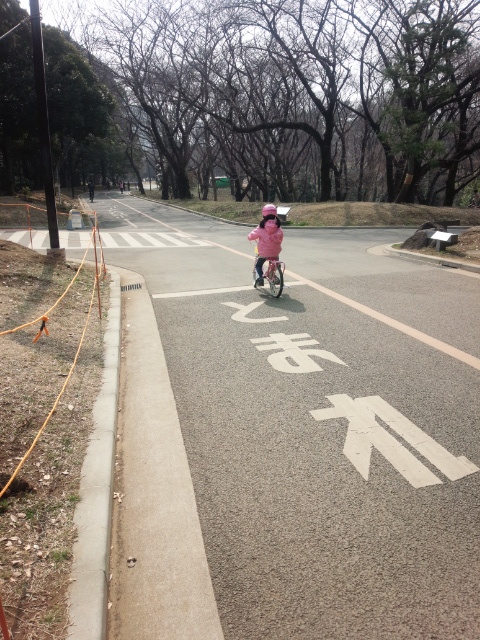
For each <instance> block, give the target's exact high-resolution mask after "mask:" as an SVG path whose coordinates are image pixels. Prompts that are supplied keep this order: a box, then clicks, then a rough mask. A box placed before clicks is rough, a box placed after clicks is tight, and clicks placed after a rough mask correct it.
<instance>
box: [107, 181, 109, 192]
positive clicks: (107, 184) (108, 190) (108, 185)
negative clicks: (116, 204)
mask: <svg viewBox="0 0 480 640" xmlns="http://www.w3.org/2000/svg"><path fill="white" fill-rule="evenodd" d="M107 191H110V180H107Z"/></svg>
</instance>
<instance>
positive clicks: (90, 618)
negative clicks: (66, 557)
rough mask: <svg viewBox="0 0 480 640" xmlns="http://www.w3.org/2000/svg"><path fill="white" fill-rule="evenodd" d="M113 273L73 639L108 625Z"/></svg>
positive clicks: (114, 401) (83, 493) (116, 300)
mask: <svg viewBox="0 0 480 640" xmlns="http://www.w3.org/2000/svg"><path fill="white" fill-rule="evenodd" d="M110 275H111V277H112V282H111V284H110V306H109V310H108V324H107V328H106V331H105V336H104V366H103V383H102V387H101V390H100V393H99V394H98V396H97V399H96V401H95V404H94V407H93V419H94V424H95V428H94V430H93V432H92V433H91V434H90V438H89V444H88V448H87V453H86V456H85V459H84V462H83V466H82V471H81V482H80V498H81V500H80V502H79V503H78V505H77V507H76V509H75V514H74V524H75V525H76V527H77V532H78V537H77V541H76V542H75V544H74V547H73V555H74V563H73V568H72V572H71V580H72V582H71V586H70V589H69V594H68V595H69V597H68V601H69V630H68V631H69V635H68V637H69V638H70V639H71V640H103V639H104V638H105V636H106V629H107V600H108V582H109V566H110V533H111V521H112V492H113V471H114V467H115V450H116V427H117V407H118V391H119V372H120V328H121V297H120V276H119V275H118V274H116V273H115V272H113V271H110ZM106 462H107V464H105V463H106Z"/></svg>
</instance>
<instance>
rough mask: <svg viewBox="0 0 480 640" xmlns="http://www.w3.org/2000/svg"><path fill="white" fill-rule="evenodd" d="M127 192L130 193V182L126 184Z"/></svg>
mask: <svg viewBox="0 0 480 640" xmlns="http://www.w3.org/2000/svg"><path fill="white" fill-rule="evenodd" d="M127 191H130V182H127Z"/></svg>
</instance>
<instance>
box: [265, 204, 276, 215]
mask: <svg viewBox="0 0 480 640" xmlns="http://www.w3.org/2000/svg"><path fill="white" fill-rule="evenodd" d="M270 214H273V215H274V216H276V215H277V207H276V206H275V205H274V204H266V205H264V207H263V209H262V215H263V216H269V215H270Z"/></svg>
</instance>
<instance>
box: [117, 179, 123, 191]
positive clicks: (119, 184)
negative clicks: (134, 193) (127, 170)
mask: <svg viewBox="0 0 480 640" xmlns="http://www.w3.org/2000/svg"><path fill="white" fill-rule="evenodd" d="M118 186H119V187H120V193H123V180H120V182H119V183H118Z"/></svg>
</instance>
